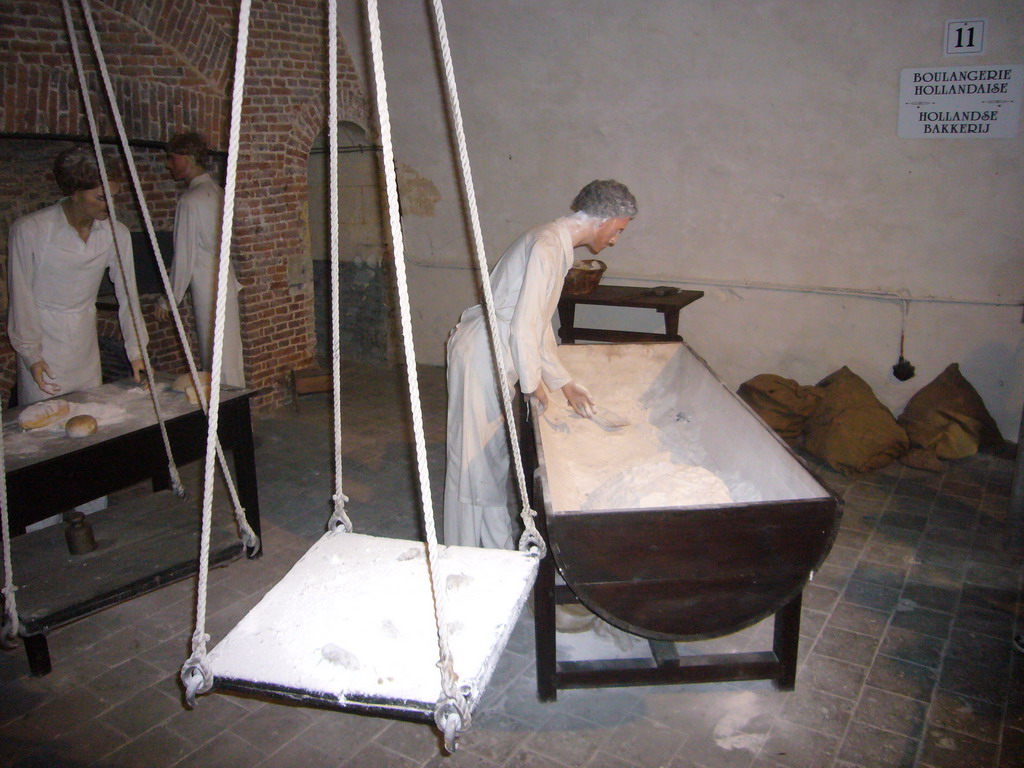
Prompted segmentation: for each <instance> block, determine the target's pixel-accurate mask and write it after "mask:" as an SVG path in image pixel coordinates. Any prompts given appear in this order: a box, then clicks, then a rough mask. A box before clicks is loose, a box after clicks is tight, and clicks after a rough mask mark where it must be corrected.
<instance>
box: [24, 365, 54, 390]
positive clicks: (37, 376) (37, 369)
mask: <svg viewBox="0 0 1024 768" xmlns="http://www.w3.org/2000/svg"><path fill="white" fill-rule="evenodd" d="M28 370H29V372H30V373H31V374H32V380H33V381H34V382H35V383H36V386H37V387H39V389H41V390H42V391H43V392H45V393H46V394H48V395H56V394H57V393H58V392H60V385H59V384H57V383H56V382H53V381H47V380H46V379H45V378H44V376H47V377H49V378H50V379H52V378H54V376H53V373H52V372H51V371H50V366H48V365H47V364H46V361H45V360H40V361H39V362H36V363H32V365H30V366H29V369H28Z"/></svg>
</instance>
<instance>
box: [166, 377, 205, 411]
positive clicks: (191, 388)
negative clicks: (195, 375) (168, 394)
mask: <svg viewBox="0 0 1024 768" xmlns="http://www.w3.org/2000/svg"><path fill="white" fill-rule="evenodd" d="M199 384H200V386H201V387H202V388H203V394H204V395H206V402H210V372H209V371H199ZM171 389H173V390H175V391H176V392H184V393H185V396H186V397H187V398H188V401H189V402H190V403H192V405H197V404H198V403H199V397H198V396H197V395H196V388H195V384H194V383H193V381H192V374H190V373H183V374H181V376H179V377H178V378H176V379H175V380H174V383H173V384H172V385H171Z"/></svg>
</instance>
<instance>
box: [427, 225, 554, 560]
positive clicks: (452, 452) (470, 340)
mask: <svg viewBox="0 0 1024 768" xmlns="http://www.w3.org/2000/svg"><path fill="white" fill-rule="evenodd" d="M572 264H573V244H572V236H571V234H570V231H569V227H568V224H567V223H566V220H565V219H558V220H556V221H553V222H551V223H549V224H544V225H542V226H539V227H535V228H534V229H531V230H530V231H529V232H526V233H525V234H524V235H522V236H520V237H519V239H518V240H516V241H515V242H514V243H513V244H512V245H511V246H509V248H508V250H507V251H505V253H504V255H503V256H502V257H501V260H500V261H499V262H498V264H497V265H496V266H495V267H494V270H493V272H492V273H491V283H492V292H493V294H494V307H495V313H496V315H497V319H498V335H499V338H500V340H501V344H502V351H503V353H504V359H505V366H506V370H507V376H508V381H509V386H513V385H514V384H515V383H516V382H517V381H518V382H519V384H520V387H521V389H522V391H523V392H533V391H534V390H536V389H537V387H538V385H539V384H540V382H541V381H542V380H543V382H544V385H545V386H546V387H547V389H548V391H550V392H554V391H555V390H558V389H560V388H561V387H563V386H564V385H565V384H567V383H568V382H569V381H570V380H571V377H570V376H569V374H568V372H567V371H566V370H565V368H564V367H563V366H562V364H561V362H560V361H559V359H558V353H557V350H556V346H557V345H556V343H555V334H554V330H553V329H552V327H551V317H552V316H553V315H554V313H555V309H556V308H557V306H558V299H559V297H560V296H561V292H562V282H563V280H564V279H565V274H566V272H568V270H569V268H570V267H571V266H572ZM493 360H494V358H493V355H492V353H491V348H490V341H489V338H488V331H487V319H486V317H485V314H484V310H483V307H482V306H481V305H479V304H478V305H476V306H474V307H470V308H469V309H467V310H466V311H465V312H463V313H462V317H461V318H460V320H459V324H458V325H457V326H456V327H455V330H454V331H453V332H452V335H451V336H450V338H449V339H448V450H447V469H446V472H445V489H444V537H445V543H446V544H449V545H452V544H455V545H463V546H475V547H478V546H484V547H491V548H504V549H510V548H512V547H513V542H512V525H511V518H510V515H509V499H510V492H511V478H510V461H509V447H508V435H507V430H506V429H505V417H504V414H503V408H502V403H501V395H500V391H499V389H498V384H497V380H496V371H495V366H494V362H493Z"/></svg>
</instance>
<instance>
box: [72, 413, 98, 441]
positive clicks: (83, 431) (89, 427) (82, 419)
mask: <svg viewBox="0 0 1024 768" xmlns="http://www.w3.org/2000/svg"><path fill="white" fill-rule="evenodd" d="M96 426H97V425H96V419H95V418H93V417H92V416H90V415H89V414H87V413H83V414H81V415H79V416H72V417H71V418H70V419H68V421H67V423H66V424H65V425H64V433H65V434H66V435H67V436H68V437H88V436H89V435H94V434H96Z"/></svg>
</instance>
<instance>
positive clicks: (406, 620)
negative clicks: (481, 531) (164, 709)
mask: <svg viewBox="0 0 1024 768" xmlns="http://www.w3.org/2000/svg"><path fill="white" fill-rule="evenodd" d="M438 562H439V568H440V570H441V573H442V574H443V578H442V582H443V583H444V584H445V606H444V616H445V621H446V623H447V624H448V626H449V627H450V641H449V642H450V648H451V652H452V659H453V662H454V667H455V672H456V674H457V675H458V679H459V684H460V686H466V688H467V690H468V691H469V692H470V694H469V698H470V704H471V706H473V707H475V705H476V704H477V703H478V701H479V698H480V696H481V695H482V693H483V691H484V688H485V687H486V685H487V683H488V681H489V680H490V677H491V674H492V673H493V671H494V667H495V665H496V664H497V661H498V658H499V656H500V655H501V652H502V651H503V650H504V648H505V644H506V643H507V641H508V638H509V635H510V634H511V631H512V628H513V627H514V626H515V623H516V621H517V619H518V618H519V614H520V612H521V610H522V607H523V605H524V604H525V602H526V598H527V596H528V595H529V591H530V587H531V586H532V584H533V581H534V578H535V577H536V574H537V558H536V557H533V556H530V555H526V554H521V553H519V552H508V551H503V550H485V549H477V548H473V547H444V546H442V547H441V548H440V556H439V558H438ZM438 658H439V652H438V640H437V624H436V621H435V617H434V603H433V599H432V596H431V579H430V573H429V570H428V568H427V560H426V546H425V545H424V544H423V543H421V542H418V541H404V540H400V539H386V538H380V537H374V536H366V535H362V534H356V533H344V532H334V533H327V534H325V535H324V536H323V537H322V538H321V539H320V540H319V541H318V542H317V543H316V544H314V545H313V547H312V548H311V549H310V550H309V551H308V552H307V553H306V554H305V555H303V557H302V558H301V559H300V560H299V561H298V562H297V563H296V564H295V565H294V566H293V567H292V569H291V571H289V572H288V573H287V574H286V575H285V577H284V578H283V579H282V580H281V581H280V582H278V584H276V585H275V586H274V587H273V588H272V589H271V590H270V592H268V593H267V594H266V595H265V596H264V598H263V599H262V600H261V601H260V603H259V604H258V605H256V606H255V607H254V608H253V609H252V610H251V611H250V612H249V614H248V615H247V616H246V617H245V618H243V619H242V621H240V622H239V623H238V625H237V626H236V627H235V628H234V629H233V630H231V631H230V632H229V633H228V634H227V636H226V637H225V638H224V639H223V640H222V641H221V642H220V643H219V644H218V645H217V646H216V648H214V649H213V650H212V651H211V653H210V663H211V667H212V669H213V674H214V678H215V682H214V687H215V690H221V691H229V692H237V693H252V694H257V695H259V696H262V697H265V698H270V699H278V700H283V701H289V702H293V703H299V704H304V705H308V706H317V707H322V708H326V709H338V710H345V711H355V712H360V713H363V714H376V715H384V716H388V717H399V718H405V719H413V720H426V721H431V720H432V719H433V712H434V707H435V705H436V704H437V702H438V700H439V699H440V698H441V697H442V690H441V674H440V671H439V669H438V667H437V663H438Z"/></svg>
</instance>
